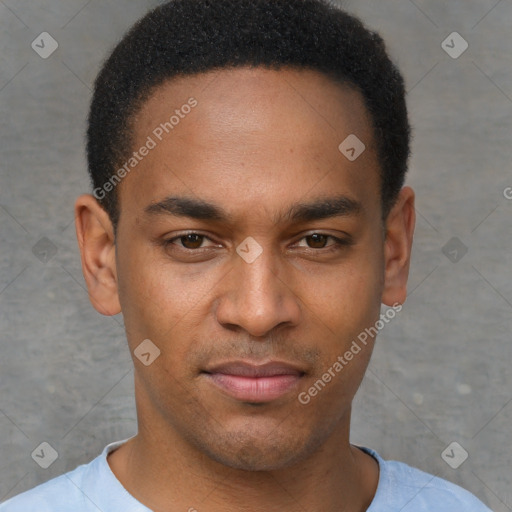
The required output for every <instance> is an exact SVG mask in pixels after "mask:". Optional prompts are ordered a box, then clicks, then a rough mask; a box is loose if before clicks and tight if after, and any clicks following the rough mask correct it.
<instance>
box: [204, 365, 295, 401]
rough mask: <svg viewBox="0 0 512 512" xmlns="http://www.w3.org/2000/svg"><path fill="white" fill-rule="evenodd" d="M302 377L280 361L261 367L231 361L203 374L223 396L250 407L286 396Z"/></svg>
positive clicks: (291, 366)
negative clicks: (248, 404) (248, 403)
mask: <svg viewBox="0 0 512 512" xmlns="http://www.w3.org/2000/svg"><path fill="white" fill-rule="evenodd" d="M303 375H304V371H302V370H301V369H300V368H299V367H297V366H295V365H291V364H289V363H285V362H280V361H270V362H267V363H265V364H251V363H247V362H244V361H234V362H228V363H224V364H220V365H217V366H213V367H211V368H209V369H208V370H206V371H205V372H204V376H205V377H206V378H207V379H208V381H209V382H210V383H211V384H212V385H213V386H215V387H216V388H217V389H219V390H220V391H222V392H223V393H225V394H227V395H229V396H231V397H233V398H235V399H237V400H240V401H244V402H252V403H263V402H270V401H272V400H275V399H277V398H279V397H281V396H283V395H285V394H286V393H289V392H290V391H292V390H293V389H294V388H296V387H297V385H298V382H299V380H300V379H301V377H302V376H303Z"/></svg>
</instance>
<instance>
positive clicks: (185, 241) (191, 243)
mask: <svg viewBox="0 0 512 512" xmlns="http://www.w3.org/2000/svg"><path fill="white" fill-rule="evenodd" d="M205 240H210V239H209V238H208V237H207V236H206V235H201V234H200V233H185V234H183V235H180V236H175V237H174V238H171V239H169V240H166V241H165V245H166V246H169V245H176V246H178V248H180V249H181V248H183V249H187V250H190V251H191V250H194V249H203V248H204V247H201V246H202V244H203V242H204V241H205Z"/></svg>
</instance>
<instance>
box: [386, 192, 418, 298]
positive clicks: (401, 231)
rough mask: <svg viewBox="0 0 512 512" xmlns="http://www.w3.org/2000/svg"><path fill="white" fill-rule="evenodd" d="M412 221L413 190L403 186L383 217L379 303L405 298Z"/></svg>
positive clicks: (409, 260) (413, 217)
mask: <svg viewBox="0 0 512 512" xmlns="http://www.w3.org/2000/svg"><path fill="white" fill-rule="evenodd" d="M415 224H416V212H415V210H414V191H413V190H412V188H410V187H404V188H403V189H402V190H401V191H400V193H399V196H398V198H397V201H396V203H395V205H394V206H393V208H392V209H391V211H390V212H389V215H388V217H387V219H386V239H385V241H384V261H385V271H384V291H383V293H382V302H383V303H384V304H386V305H387V306H393V305H395V304H397V303H399V304H403V303H404V302H405V299H406V297H407V279H408V277H409V265H410V262H411V249H412V240H413V236H414V226H415Z"/></svg>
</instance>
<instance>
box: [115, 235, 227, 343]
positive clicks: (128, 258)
mask: <svg viewBox="0 0 512 512" xmlns="http://www.w3.org/2000/svg"><path fill="white" fill-rule="evenodd" d="M145 244H146V247H145V248H144V245H143V243H142V242H141V243H139V244H137V243H136V241H135V240H134V239H130V240H128V241H127V242H125V243H124V245H121V244H120V246H119V254H120V255H121V256H120V257H119V259H118V265H117V272H118V289H119V299H120V302H121V307H122V312H123V316H124V320H125V325H126V331H127V337H128V341H129V343H130V345H133V344H136V343H138V342H139V343H140V340H142V339H146V338H149V339H152V340H154V342H155V343H156V344H157V345H158V346H160V347H161V348H163V347H164V346H165V345H166V344H167V342H168V340H169V339H171V338H173V339H176V338H177V339H181V338H182V337H181V336H176V333H179V332H181V331H183V330H186V329H187V325H189V324H190V322H194V318H195V317H197V313H198V310H199V309H198V308H200V307H201V304H202V299H203V300H204V298H205V297H207V296H208V293H211V291H212V289H214V287H215V283H217V282H218V281H219V280H220V279H221V277H222V275H221V274H219V272H218V271H216V269H211V270H209V271H204V267H202V270H203V271H201V272H200V271H198V270H195V269H194V268H193V266H189V267H188V268H186V267H185V266H180V265H176V264H171V263H170V262H169V260H167V259H166V257H165V253H164V251H163V249H161V248H159V247H151V246H148V245H147V241H146V242H145Z"/></svg>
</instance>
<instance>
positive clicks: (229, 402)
mask: <svg viewBox="0 0 512 512" xmlns="http://www.w3.org/2000/svg"><path fill="white" fill-rule="evenodd" d="M191 96H193V97H194V98H195V99H196V100H197V101H198V105H197V107H195V109H193V110H192V112H191V113H190V114H188V115H187V116H186V117H185V118H184V119H182V120H180V123H179V125H177V126H176V127H175V129H174V130H173V131H172V132H171V133H170V134H168V135H167V136H166V137H164V138H163V140H162V141H161V142H159V143H158V145H157V147H156V148H154V149H153V150H151V152H150V153H149V155H148V156H147V157H145V158H144V159H143V160H142V161H141V162H140V164H139V165H138V166H137V168H136V170H133V171H132V172H131V173H130V174H129V175H128V176H126V177H125V178H124V179H123V181H122V183H121V184H120V185H119V188H118V192H119V201H120V211H121V214H120V220H119V225H118V228H117V232H116V236H114V230H113V227H112V224H111V222H110V219H109V217H108V215H107V214H106V212H105V211H104V210H103V209H102V208H101V207H100V206H99V204H98V202H97V201H96V200H95V199H94V197H93V196H91V195H88V194H86V195H82V196H80V197H79V198H78V200H77V201H76V206H75V208H76V211H75V213H76V228H77V236H78V242H79V246H80V251H81V257H82V268H83V273H84V276H85V280H86V283H87V286H88V290H89V295H90V299H91V302H92V304H93V305H94V307H95V308H96V309H97V310H98V311H99V312H100V313H102V314H104V315H115V314H117V313H119V312H121V311H122V313H123V315H124V320H125V324H126V332H127V339H128V344H129V347H130V351H131V353H132V357H133V361H134V368H135V373H134V375H135V393H136V405H137V417H138V427H139V431H138V434H137V435H136V436H135V437H134V438H133V439H131V440H130V441H129V442H127V443H126V444H125V445H123V446H122V447H121V448H119V449H117V450H116V451H115V452H113V453H112V454H111V455H110V456H109V458H108V462H109V464H110V467H111V469H112V471H113V472H114V474H115V475H116V477H117V478H118V479H119V480H120V482H121V483H122V484H123V485H124V487H125V488H126V489H127V490H128V492H130V493H131V494H132V495H133V496H134V497H135V498H136V499H138V500H139V501H141V502H142V503H143V504H145V505H146V506H147V507H149V508H151V509H152V510H155V511H169V510H171V511H174V510H190V509H196V510H198V511H199V512H201V510H208V511H209V512H217V511H223V512H225V511H231V510H233V511H234V510H237V511H240V510H248V511H254V512H256V511H258V512H259V511H261V512H263V511H265V512H269V511H270V512H273V511H275V512H277V511H279V512H283V511H287V510H290V511H291V510H294V511H296V510H297V508H298V507H299V509H302V510H308V511H320V510H322V511H332V512H334V511H337V512H339V511H340V510H343V511H351V512H355V511H364V510H366V509H367V508H368V506H369V505H370V503H371V501H372V499H373V496H374V494H375V491H376V488H377V482H378V475H379V469H378V464H377V463H376V461H375V460H374V459H373V458H372V457H370V456H369V455H367V454H365V453H364V452H362V451H361V450H359V449H358V448H356V447H354V446H352V445H350V442H349V430H350V413H351V404H352V400H353V398H354V395H355V393H356V391H357V389H358V387H359V385H360V382H361V380H362V378H363V376H364V373H365V370H366V367H367V364H368V362H369V359H370V355H371V351H372V348H373V341H374V340H371V339H370V340H369V342H368V344H367V346H366V347H363V349H362V350H361V352H360V353H358V354H357V355H355V356H354V358H353V359H352V360H351V361H350V363H349V364H347V365H346V366H345V367H344V368H343V370H342V371H341V372H339V373H338V374H336V376H335V377H334V378H332V380H331V382H329V383H328V384H327V385H326V386H325V387H324V389H322V391H321V392H319V393H318V394H317V396H315V397H313V398H312V399H311V401H310V402H309V403H308V404H307V405H303V404H301V403H300V402H299V400H298V398H297V397H298V394H299V393H300V392H303V391H307V390H308V389H309V388H310V387H311V386H312V385H313V384H314V382H315V381H317V380H318V379H319V378H321V376H322V374H323V373H324V372H326V371H327V370H328V368H329V367H331V366H332V365H333V363H334V362H335V361H336V360H337V357H338V356H340V355H343V354H344V353H345V352H346V351H347V350H348V349H349V347H350V345H351V343H352V341H353V340H354V339H356V337H357V335H358V334H359V333H360V332H362V331H363V330H364V329H365V328H366V327H370V326H373V325H374V324H375V322H376V321H377V320H378V319H379V314H380V306H381V303H384V304H386V305H388V306H392V305H394V304H396V303H403V302H404V301H405V298H406V283H407V277H408V272H409V262H410V254H411V245H412V239H413V231H414V224H415V215H414V192H413V191H412V190H411V189H410V188H409V187H404V188H403V189H402V190H401V192H400V195H399V197H398V199H397V202H396V203H395V205H394V207H393V209H392V210H391V212H390V213H389V215H388V217H387V218H386V219H385V222H383V220H382V210H381V204H380V187H381V184H380V178H379V162H378V159H377V155H376V151H375V144H374V136H373V131H372V126H371V122H370V118H369V115H368V112H367V110H366V108H365V106H364V101H363V98H362V96H361V95H360V93H359V92H357V91H355V90H353V89H351V88H349V87H347V86H341V85H340V84H337V83H334V82H333V81H331V79H329V78H328V77H326V76H324V75H323V74H321V73H318V72H314V71H309V70H292V69H281V70H279V71H276V70H267V69H263V68H252V69H249V68H239V69H235V70H221V71H215V72H210V73H203V74H199V75H196V76H193V77H185V78H179V79H175V80H172V81H169V82H167V83H165V84H164V85H161V86H159V87H158V88H157V89H156V91H154V93H153V94H152V95H151V97H150V98H149V99H148V100H147V102H146V103H145V104H144V105H143V107H142V109H141V111H140V112H139V113H138V114H137V116H136V118H135V119H134V124H133V130H134V135H135V140H134V148H139V147H140V146H142V145H143V144H144V143H145V141H146V139H147V137H148V135H150V134H151V132H152V131H153V130H154V129H155V127H156V126H158V125H159V124H160V123H161V122H164V121H166V120H168V118H169V116H170V115H171V114H172V113H173V112H174V111H175V109H176V108H178V109H179V108H180V107H181V105H183V104H185V103H186V102H187V100H188V98H190V97H191ZM349 134H356V135H357V137H358V138H359V139H360V140H362V141H363V142H364V143H365V145H366V150H365V151H364V152H363V154H362V155H361V156H360V157H359V158H357V159H356V160H355V161H354V162H350V161H349V160H348V159H347V158H345V157H344V156H343V155H342V154H341V152H340V151H339V150H338V146H339V144H340V143H341V142H342V141H343V140H344V139H345V138H346V137H347V136H348V135H349ZM168 196H180V197H187V198H191V199H195V200H198V199H200V200H203V201H207V202H209V203H213V204H215V205H217V206H218V207H220V208H222V209H223V210H224V211H225V213H226V216H227V218H226V219H224V220H222V221H221V220H214V219H211V218H207V219H195V218H190V217H186V216H177V215H172V214H170V213H166V212H163V211H161V210H159V211H158V212H156V213H155V212H153V213H148V212H146V211H145V210H146V208H147V207H148V206H149V205H152V204H155V203H158V202H160V201H162V200H163V199H165V198H166V197H168ZM338 196H344V197H347V198H349V199H351V200H353V201H354V202H357V203H358V204H359V205H360V208H359V209H358V210H355V211H352V212H348V213H347V214H345V215H338V216H335V217H327V218H321V219H312V220H301V221H298V222H292V221H291V220H290V218H289V217H288V218H287V217H286V216H285V215H284V214H285V212H287V211H288V210H289V209H290V208H291V207H292V206H293V205H295V204H297V203H311V202H314V201H317V200H319V199H327V198H333V197H338ZM186 231H193V232H197V233H199V234H200V235H204V236H205V237H206V238H200V237H197V238H193V239H192V241H191V240H190V239H185V240H184V239H180V238H176V237H178V236H183V233H184V232H186ZM314 233H320V234H324V235H326V237H313V238H312V237H311V235H313V234H314ZM329 236H334V237H339V238H340V239H343V240H348V241H350V243H349V244H348V245H347V244H345V245H340V246H337V245H335V242H334V239H331V238H329ZM247 237H252V238H254V239H255V240H256V241H257V242H258V244H259V245H260V246H261V249H262V253H261V255H260V256H259V257H258V258H257V259H256V260H255V261H254V262H252V263H247V262H246V261H245V260H244V259H242V258H241V257H240V256H239V254H238V253H237V252H236V248H237V247H238V246H239V245H240V244H241V243H242V242H243V241H244V240H245V239H246V238H247ZM173 238H174V239H173ZM170 239H173V240H172V241H171V242H169V243H168V244H167V245H165V243H164V241H165V240H170ZM198 248H199V249H198ZM187 251H188V252H187ZM194 251H195V252H194ZM145 339H150V340H151V341H152V342H153V343H154V344H155V345H156V346H157V347H158V348H159V349H160V351H161V354H160V356H159V357H158V358H157V359H156V360H155V361H154V362H153V363H152V364H151V365H149V366H145V365H143V364H141V362H140V361H139V360H138V359H137V358H136V357H134V355H133V351H134V350H135V349H136V347H137V346H138V345H139V344H140V343H141V342H142V340H145ZM236 359H241V360H245V361H251V362H254V363H261V362H263V361H267V360H270V359H278V360H280V361H287V362H289V363H292V364H295V365H297V366H299V367H300V368H301V369H302V370H303V371H304V375H303V377H301V379H300V380H299V382H298V384H297V387H296V388H294V389H293V390H292V391H290V392H289V393H286V394H285V395H283V396H281V397H279V398H278V399H276V400H273V401H270V402H265V403H260V404H253V403H246V402H243V401H240V400H237V399H235V398H232V397H230V396H228V395H226V394H225V393H224V392H223V391H221V390H219V389H218V388H216V387H215V386H213V385H212V384H211V382H210V381H209V379H208V378H207V377H206V375H205V374H204V373H202V370H204V369H205V368H207V367H209V366H211V365H213V364H218V363H221V362H225V361H229V360H236Z"/></svg>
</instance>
